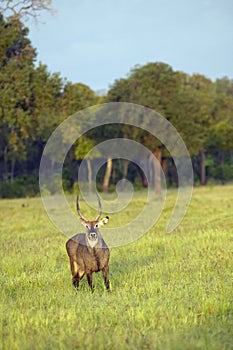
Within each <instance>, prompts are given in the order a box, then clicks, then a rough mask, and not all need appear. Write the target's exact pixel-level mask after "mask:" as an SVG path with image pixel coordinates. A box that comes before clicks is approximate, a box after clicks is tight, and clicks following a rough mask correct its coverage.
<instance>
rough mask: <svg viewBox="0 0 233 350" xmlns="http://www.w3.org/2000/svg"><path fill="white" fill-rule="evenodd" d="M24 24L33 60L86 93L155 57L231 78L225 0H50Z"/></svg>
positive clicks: (229, 6)
mask: <svg viewBox="0 0 233 350" xmlns="http://www.w3.org/2000/svg"><path fill="white" fill-rule="evenodd" d="M53 3H54V5H53V7H54V9H55V10H56V11H57V12H56V13H55V14H54V15H50V14H48V13H47V14H42V15H41V17H40V22H43V23H39V24H38V25H37V26H36V25H35V23H33V22H31V21H30V22H29V23H27V25H28V26H29V28H30V34H29V37H30V39H31V41H32V45H33V46H34V47H35V48H36V49H37V52H38V59H39V60H40V61H42V62H43V63H45V64H47V66H48V68H49V70H50V71H51V72H60V73H61V76H62V77H64V78H67V79H68V80H69V81H72V82H74V83H75V82H81V83H84V84H87V85H88V86H90V87H91V88H92V89H93V90H99V89H108V88H109V86H110V85H111V84H113V82H114V80H115V79H119V78H123V77H125V76H127V74H128V73H129V71H130V69H131V68H132V67H133V66H135V65H136V64H141V65H143V64H146V63H147V62H156V61H162V62H165V63H168V64H169V65H171V66H172V67H173V68H174V69H175V70H182V71H184V72H186V73H190V74H192V73H201V74H204V75H206V76H207V77H209V78H211V79H212V80H215V79H216V78H219V77H223V76H225V75H226V76H228V77H229V78H233V1H232V0H191V1H189V0H174V1H173V0H54V1H53Z"/></svg>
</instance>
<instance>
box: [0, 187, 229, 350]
mask: <svg viewBox="0 0 233 350" xmlns="http://www.w3.org/2000/svg"><path fill="white" fill-rule="evenodd" d="M175 198H176V197H175V192H172V191H171V192H169V193H168V196H167V201H166V207H165V209H164V212H163V215H162V217H161V219H160V220H159V222H158V223H157V225H156V226H155V227H153V228H152V229H151V230H150V231H149V232H148V233H147V234H146V235H144V236H143V237H142V238H141V239H139V240H138V241H136V242H134V243H131V244H129V245H127V246H124V247H119V248H114V249H111V259H110V271H111V272H110V279H111V288H112V292H111V293H107V292H106V291H105V290H104V284H103V281H102V276H101V275H100V274H95V275H94V281H95V286H96V288H95V292H94V293H93V294H92V293H91V292H90V291H89V289H88V286H87V282H86V279H85V280H83V281H82V282H81V284H80V289H79V291H78V293H76V292H75V291H74V290H73V288H72V286H71V274H70V270H69V262H68V257H67V255H66V251H65V242H66V240H67V237H65V236H64V235H62V234H61V233H60V232H59V231H58V230H57V229H56V228H55V227H54V226H53V225H52V224H51V223H50V221H49V219H48V218H47V215H46V213H45V211H44V209H43V207H42V204H41V201H40V199H39V198H37V199H24V200H23V199H20V200H2V201H0V234H1V257H0V258H1V263H0V269H1V277H0V280H1V310H0V311H1V334H0V336H1V342H0V346H1V347H2V349H7V350H14V349H22V350H27V349H28V350H29V349H36V350H37V349H59V350H60V349H61V350H62V349H82V350H83V349H87V350H89V349H93V350H94V349H101V350H102V349H113V350H114V349H116V350H121V349H140V350H141V349H161V350H173V349H174V350H183V349H185V350H186V349H189V350H196V349H197V350H199V349H203V350H208V349H211V350H219V349H223V350H224V349H233V306H232V301H233V288H232V287H233V286H232V281H233V186H224V187H211V188H208V187H207V188H196V189H195V190H194V193H193V198H192V202H191V205H190V207H189V209H188V212H187V215H186V217H185V218H184V220H183V222H182V224H181V225H180V226H179V228H178V229H177V230H176V231H175V232H173V233H171V234H165V233H164V228H165V225H166V221H167V218H168V217H169V215H170V214H171V210H172V207H173V204H174V201H175ZM143 201H144V196H143V194H137V195H136V196H135V198H134V204H133V205H132V206H131V210H128V211H127V214H126V215H128V217H129V218H130V216H132V217H133V216H134V215H133V214H134V211H135V213H138V212H139V209H140V207H141V204H142V202H143ZM125 219H126V218H125V217H124V215H119V214H114V215H112V216H111V222H110V224H111V225H113V226H114V223H117V225H119V223H120V222H121V221H122V222H125ZM110 224H109V225H110Z"/></svg>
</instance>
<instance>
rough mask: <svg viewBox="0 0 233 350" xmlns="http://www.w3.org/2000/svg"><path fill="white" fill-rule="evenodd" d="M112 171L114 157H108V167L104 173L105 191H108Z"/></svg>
mask: <svg viewBox="0 0 233 350" xmlns="http://www.w3.org/2000/svg"><path fill="white" fill-rule="evenodd" d="M111 173H112V158H108V159H107V167H106V171H105V175H104V181H103V191H104V192H108V187H109V182H110V177H111Z"/></svg>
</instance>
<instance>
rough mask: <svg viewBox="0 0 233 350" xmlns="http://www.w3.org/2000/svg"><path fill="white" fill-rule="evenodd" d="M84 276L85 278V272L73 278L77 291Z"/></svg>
mask: <svg viewBox="0 0 233 350" xmlns="http://www.w3.org/2000/svg"><path fill="white" fill-rule="evenodd" d="M83 276H84V272H78V273H77V274H76V275H75V276H73V278H72V283H73V286H74V287H75V288H76V289H78V286H79V282H80V281H81V279H82V278H83Z"/></svg>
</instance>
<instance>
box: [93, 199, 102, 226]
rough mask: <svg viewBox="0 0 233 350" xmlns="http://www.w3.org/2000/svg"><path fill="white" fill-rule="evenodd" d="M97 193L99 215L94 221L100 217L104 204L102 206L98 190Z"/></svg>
mask: <svg viewBox="0 0 233 350" xmlns="http://www.w3.org/2000/svg"><path fill="white" fill-rule="evenodd" d="M96 195H97V199H98V206H99V208H98V215H97V216H96V218H95V220H94V221H98V220H99V218H100V215H101V214H102V206H101V201H100V196H99V194H98V192H96Z"/></svg>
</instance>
